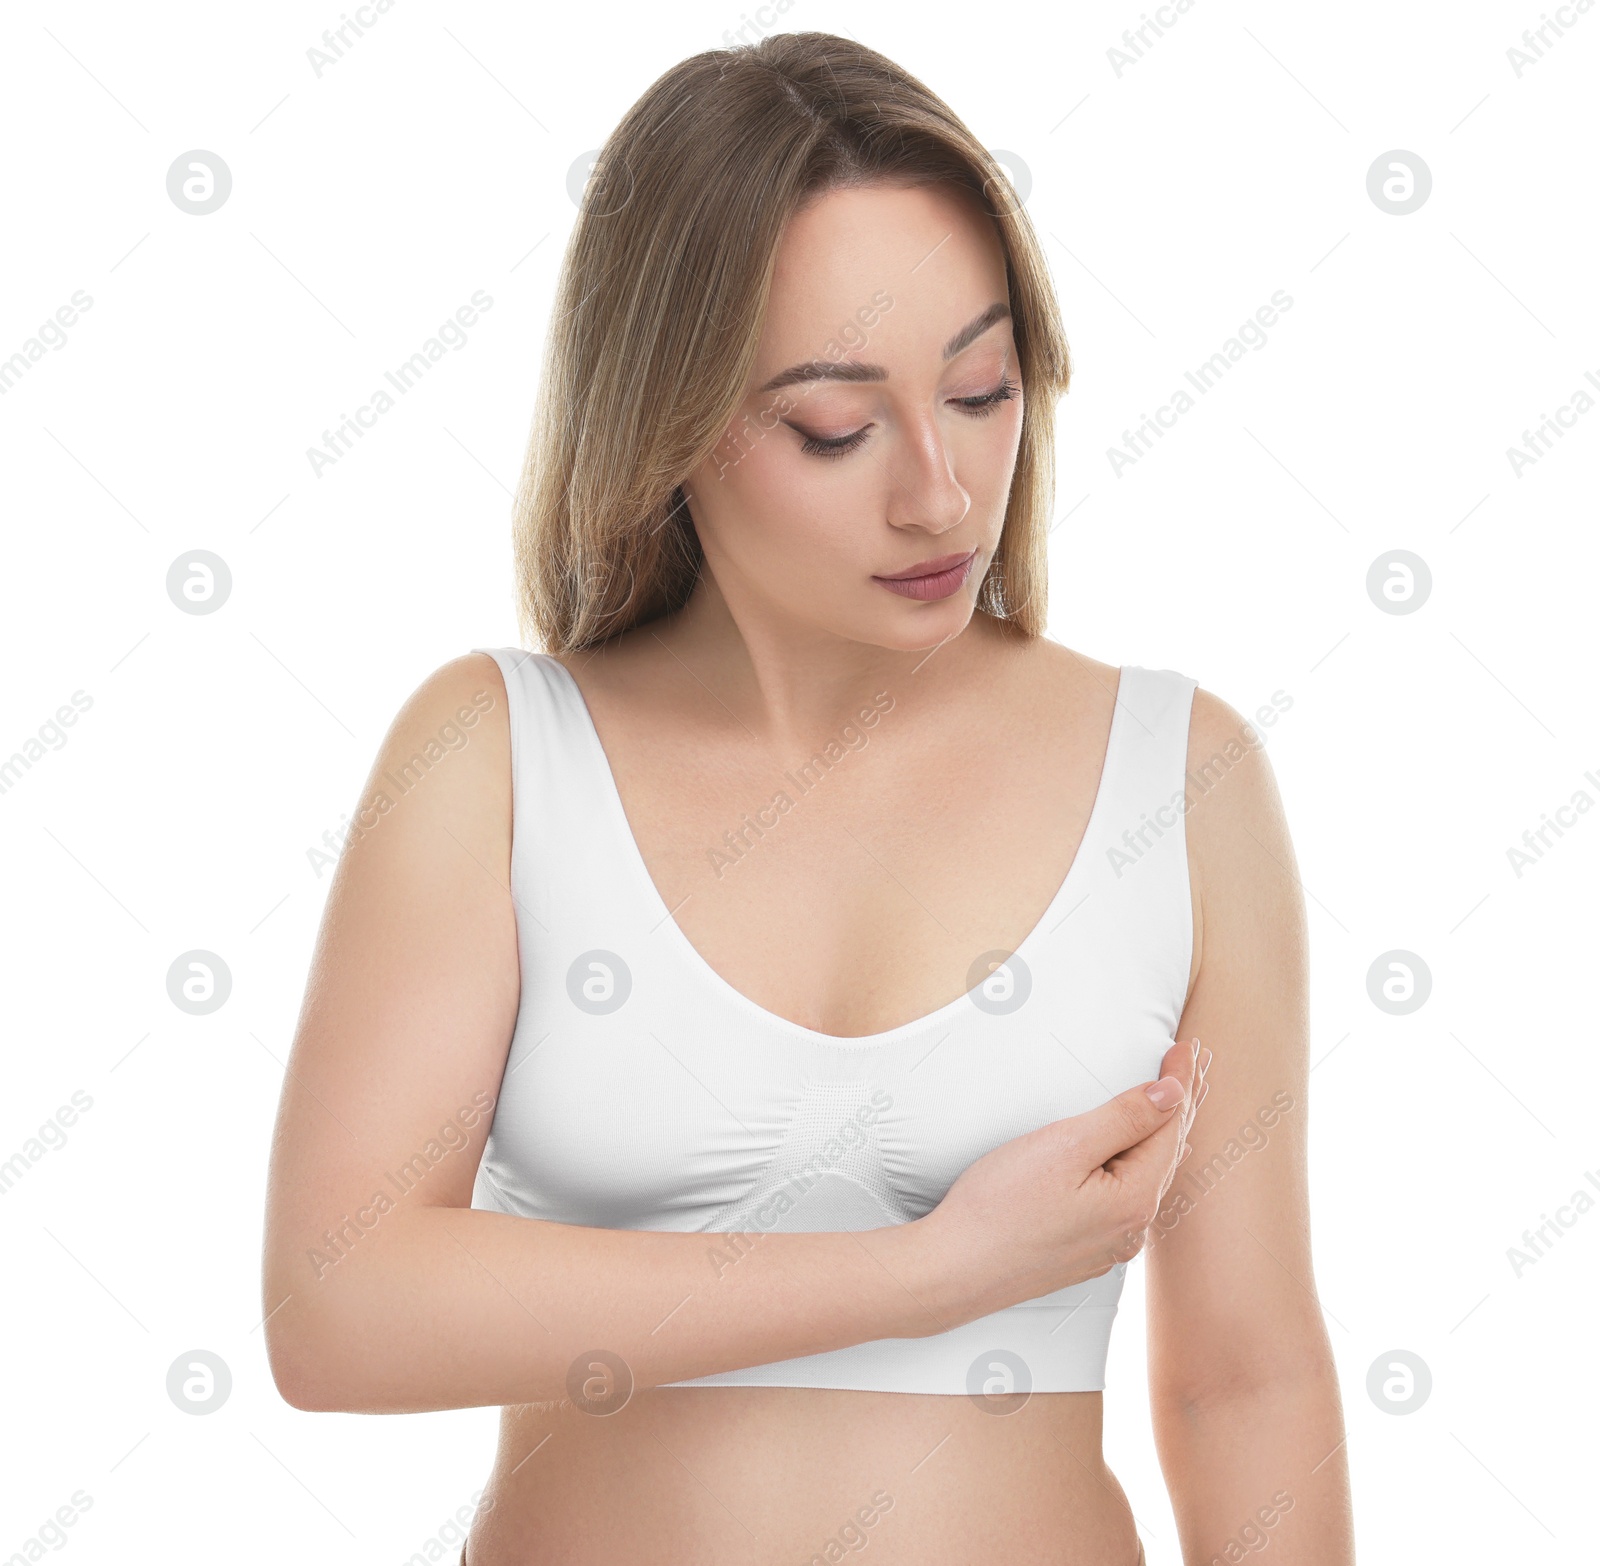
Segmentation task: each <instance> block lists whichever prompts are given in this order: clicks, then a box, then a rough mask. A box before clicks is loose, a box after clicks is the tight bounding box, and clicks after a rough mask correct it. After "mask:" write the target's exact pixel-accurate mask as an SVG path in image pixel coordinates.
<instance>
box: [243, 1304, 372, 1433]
mask: <svg viewBox="0 0 1600 1566" xmlns="http://www.w3.org/2000/svg"><path fill="white" fill-rule="evenodd" d="M312 1306H313V1302H312V1301H310V1300H308V1299H307V1298H306V1297H305V1296H304V1295H303V1294H301V1295H294V1294H291V1295H289V1296H288V1297H287V1298H285V1299H283V1300H282V1301H281V1303H280V1304H279V1305H278V1307H277V1309H275V1310H270V1311H269V1314H268V1316H267V1319H266V1323H265V1326H264V1328H263V1331H264V1334H265V1337H266V1347H267V1365H268V1368H269V1369H270V1370H271V1372H272V1382H273V1385H274V1386H275V1387H277V1389H278V1396H279V1397H281V1398H282V1399H283V1400H284V1402H285V1403H287V1404H288V1405H289V1407H290V1408H298V1409H300V1410H302V1411H303V1412H305V1413H308V1414H357V1413H363V1412H365V1411H366V1409H365V1407H364V1400H363V1397H362V1394H361V1390H360V1388H359V1387H358V1386H357V1385H356V1384H355V1382H354V1379H353V1377H352V1374H351V1370H352V1366H353V1365H354V1364H356V1363H357V1362H358V1356H356V1355H354V1354H351V1353H349V1352H347V1350H346V1348H345V1344H344V1335H343V1333H342V1332H341V1331H340V1330H339V1327H338V1325H337V1323H336V1321H334V1320H332V1319H330V1317H329V1315H328V1313H327V1312H326V1311H323V1310H318V1309H313V1308H312Z"/></svg>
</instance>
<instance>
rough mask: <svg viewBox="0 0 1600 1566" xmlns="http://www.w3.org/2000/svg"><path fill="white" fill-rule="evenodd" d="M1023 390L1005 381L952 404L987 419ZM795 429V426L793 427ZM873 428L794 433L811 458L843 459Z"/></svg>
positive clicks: (796, 431)
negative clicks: (826, 433)
mask: <svg viewBox="0 0 1600 1566" xmlns="http://www.w3.org/2000/svg"><path fill="white" fill-rule="evenodd" d="M1021 389H1022V388H1021V387H1020V386H1018V384H1017V383H1016V382H1015V381H1012V380H1005V381H1001V383H1000V384H999V385H998V386H997V387H995V389H994V390H993V391H992V392H983V393H981V394H980V395H978V396H976V397H955V398H952V399H951V400H952V401H953V402H954V403H955V405H956V407H958V408H960V409H961V411H962V412H963V413H968V414H971V415H972V416H973V417H974V418H979V419H981V418H984V417H986V416H987V415H988V414H990V413H993V412H994V410H995V409H996V408H998V407H999V406H1000V404H1001V403H1003V402H1010V401H1011V399H1012V398H1013V397H1015V396H1016V395H1017V393H1018V392H1019V391H1020V390H1021ZM790 428H791V429H794V426H793V425H790ZM871 428H872V426H871V425H870V424H863V425H862V426H861V428H860V429H858V430H856V431H855V432H854V433H852V434H849V435H834V436H826V437H825V436H820V435H806V434H805V433H804V431H802V430H795V434H797V435H799V436H800V437H801V440H800V449H801V451H803V452H805V454H806V455H807V456H808V457H844V456H848V455H849V454H850V453H851V452H852V451H854V450H856V449H857V447H859V446H860V445H861V443H862V442H863V441H864V440H866V438H867V432H868V431H869V430H870V429H871Z"/></svg>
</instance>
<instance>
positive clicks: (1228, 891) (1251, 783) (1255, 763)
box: [1184, 686, 1304, 929]
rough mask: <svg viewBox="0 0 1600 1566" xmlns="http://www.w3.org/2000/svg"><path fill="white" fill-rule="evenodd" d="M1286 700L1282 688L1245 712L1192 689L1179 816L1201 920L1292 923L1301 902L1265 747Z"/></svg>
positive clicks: (1211, 923)
mask: <svg viewBox="0 0 1600 1566" xmlns="http://www.w3.org/2000/svg"><path fill="white" fill-rule="evenodd" d="M1292 705H1293V698H1292V697H1288V696H1286V695H1285V693H1284V692H1282V691H1276V692H1274V693H1273V699H1272V700H1269V701H1267V702H1264V703H1261V704H1260V705H1258V706H1255V707H1253V708H1252V709H1251V711H1250V713H1249V714H1248V715H1246V714H1245V713H1243V712H1241V711H1240V710H1239V709H1238V708H1237V707H1235V706H1233V705H1232V704H1231V703H1229V702H1227V701H1225V700H1224V699H1223V698H1222V697H1220V696H1218V695H1216V694H1215V693H1214V692H1212V691H1208V690H1206V689H1204V688H1203V687H1200V686H1196V688H1195V692H1194V705H1193V709H1192V712H1191V714H1190V721H1189V745H1188V768H1187V772H1186V775H1185V779H1184V813H1185V817H1186V833H1187V837H1188V843H1189V859H1190V866H1191V871H1192V872H1193V873H1194V876H1195V882H1196V892H1197V894H1198V899H1199V902H1200V913H1201V917H1202V919H1203V920H1204V922H1205V924H1206V925H1207V926H1208V927H1210V928H1212V929H1220V928H1221V927H1222V926H1223V925H1224V924H1226V925H1227V926H1229V927H1233V928H1239V929H1244V928H1249V927H1257V928H1259V927H1260V926H1261V925H1262V924H1263V922H1270V923H1273V924H1278V925H1285V926H1292V925H1297V924H1298V923H1299V922H1300V921H1301V920H1303V917H1304V900H1303V897H1302V894H1301V889H1300V876H1299V871H1298V868H1297V865H1296V859H1295V852H1294V844H1293V842H1292V840H1291V839H1290V835H1289V824H1288V819H1287V816H1286V814H1285V811H1284V806H1283V799H1282V796H1281V794H1280V793H1279V790H1278V782H1277V778H1276V775H1275V774H1274V771H1273V767H1272V762H1271V760H1270V759H1269V757H1268V754H1267V751H1268V744H1269V742H1270V740H1271V737H1272V734H1273V730H1274V727H1275V726H1276V724H1277V722H1278V720H1279V719H1280V718H1281V717H1282V716H1283V714H1284V713H1286V712H1287V711H1288V710H1289V708H1290V707H1291V706H1292Z"/></svg>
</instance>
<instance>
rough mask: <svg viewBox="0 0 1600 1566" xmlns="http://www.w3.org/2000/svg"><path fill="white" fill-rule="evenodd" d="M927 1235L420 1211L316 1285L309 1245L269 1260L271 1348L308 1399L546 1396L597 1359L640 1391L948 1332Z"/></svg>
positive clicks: (949, 1314)
mask: <svg viewBox="0 0 1600 1566" xmlns="http://www.w3.org/2000/svg"><path fill="white" fill-rule="evenodd" d="M927 1241H928V1236H927V1234H926V1231H925V1229H923V1228H919V1227H918V1225H917V1224H914V1223H913V1224H903V1225H897V1226H893V1227H889V1228H883V1229H873V1230H868V1231H865V1232H862V1233H858V1234H845V1233H820V1234H777V1233H765V1234H747V1235H734V1234H711V1233H691V1234H676V1233H661V1232H657V1231H638V1230H627V1229H599V1228H583V1227H578V1226H575V1225H567V1224H559V1223H548V1222H543V1221H539V1220H534V1219H528V1218H518V1217H512V1216H510V1215H507V1214H504V1213H495V1212H487V1211H482V1210H478V1209H471V1208H455V1207H417V1208H412V1209H409V1210H404V1211H396V1212H394V1213H393V1214H391V1215H389V1216H387V1217H386V1218H385V1219H384V1220H383V1222H382V1223H380V1224H378V1225H377V1226H376V1227H375V1228H373V1229H372V1230H370V1231H369V1232H367V1233H365V1234H363V1235H362V1236H361V1238H360V1240H359V1241H358V1242H357V1244H356V1245H355V1247H354V1248H353V1249H352V1250H351V1251H350V1252H349V1253H348V1254H346V1255H344V1256H343V1257H342V1259H340V1260H339V1261H338V1263H337V1265H336V1266H333V1267H331V1268H330V1267H324V1268H321V1269H320V1270H321V1274H322V1275H321V1276H320V1277H319V1276H317V1272H318V1270H319V1268H318V1267H317V1265H316V1264H314V1263H313V1261H311V1260H309V1259H307V1256H306V1253H305V1252H304V1251H299V1252H294V1253H290V1252H288V1251H287V1250H286V1249H281V1248H280V1249H279V1250H278V1251H277V1252H276V1253H275V1254H272V1255H270V1256H269V1259H268V1267H267V1279H266V1289H267V1299H266V1309H267V1311H268V1312H269V1313H270V1314H269V1320H268V1323H267V1338H268V1349H269V1353H270V1354H271V1357H272V1362H273V1371H274V1375H275V1376H276V1378H277V1380H278V1384H279V1386H280V1388H282V1389H283V1391H284V1394H285V1396H286V1397H288V1398H289V1400H290V1401H291V1402H293V1403H295V1404H296V1405H297V1406H299V1407H302V1408H318V1409H338V1410H344V1411H348V1412H362V1413H409V1412H421V1411H425V1410H433V1409H444V1408H471V1407H479V1406H492V1405H503V1404H507V1403H531V1402H542V1401H551V1400H556V1399H560V1398H563V1397H566V1396H568V1395H569V1386H568V1375H569V1372H570V1371H571V1369H572V1367H573V1366H574V1365H575V1364H577V1363H578V1362H579V1361H580V1359H581V1360H582V1361H583V1362H584V1363H585V1364H586V1363H587V1362H588V1359H589V1358H590V1357H591V1355H592V1351H595V1350H604V1351H607V1352H608V1353H610V1354H614V1355H616V1356H618V1357H619V1358H620V1360H621V1361H622V1362H623V1364H625V1365H626V1367H627V1372H628V1374H629V1375H630V1376H631V1379H632V1382H633V1385H634V1386H635V1387H636V1388H640V1389H643V1388H646V1387H652V1386H660V1385H662V1384H664V1383H667V1382H673V1381H685V1380H689V1379H692V1378H694V1377H697V1376H704V1375H711V1374H715V1373H717V1372H719V1371H726V1370H734V1369H739V1368H742V1367H744V1366H747V1365H759V1364H765V1363H768V1362H770V1361H773V1360H781V1359H790V1358H794V1357H797V1356H800V1355H805V1354H816V1353H822V1352H825V1351H827V1350H830V1349H837V1348H843V1347H846V1346H848V1345H850V1344H854V1343H864V1342H870V1341H873V1340H875V1339H878V1338H889V1337H922V1336H926V1335H928V1334H930V1333H934V1332H939V1331H943V1330H946V1329H947V1328H949V1327H951V1326H953V1325H955V1324H956V1322H957V1320H958V1319H960V1312H959V1311H958V1310H957V1308H956V1307H955V1306H954V1304H953V1303H952V1301H951V1299H950V1298H949V1297H948V1289H947V1287H946V1284H945V1282H944V1272H943V1269H942V1268H941V1267H940V1266H939V1265H938V1253H937V1251H936V1250H935V1249H934V1247H933V1246H932V1245H931V1244H930V1243H927Z"/></svg>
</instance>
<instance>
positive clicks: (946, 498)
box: [887, 410, 972, 537]
mask: <svg viewBox="0 0 1600 1566" xmlns="http://www.w3.org/2000/svg"><path fill="white" fill-rule="evenodd" d="M902 427H903V428H904V430H905V432H906V436H905V439H904V440H903V441H901V442H899V449H898V450H897V451H896V452H895V453H893V454H892V455H891V456H890V457H889V458H888V459H887V465H888V468H889V480H890V483H889V504H888V508H887V509H888V520H889V522H890V523H891V524H892V525H893V526H895V527H906V528H921V529H922V530H923V531H924V532H927V533H930V534H932V535H934V536H935V537H937V536H938V535H939V534H942V533H948V532H949V531H950V530H951V529H952V528H955V527H959V526H960V525H961V523H962V522H963V521H964V520H965V519H966V515H967V512H968V511H970V510H971V509H972V496H971V495H970V494H968V493H967V491H966V490H965V489H963V488H962V487H961V481H960V479H958V478H957V477H956V472H955V466H954V463H953V461H952V458H951V452H950V446H949V443H948V442H947V441H946V440H945V437H944V434H943V432H942V431H941V430H940V428H939V422H938V418H937V417H936V415H935V414H934V413H933V412H932V411H931V410H929V411H927V412H924V413H921V414H919V415H918V416H917V417H916V419H915V420H914V421H913V422H910V423H908V424H905V425H904V426H902Z"/></svg>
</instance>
